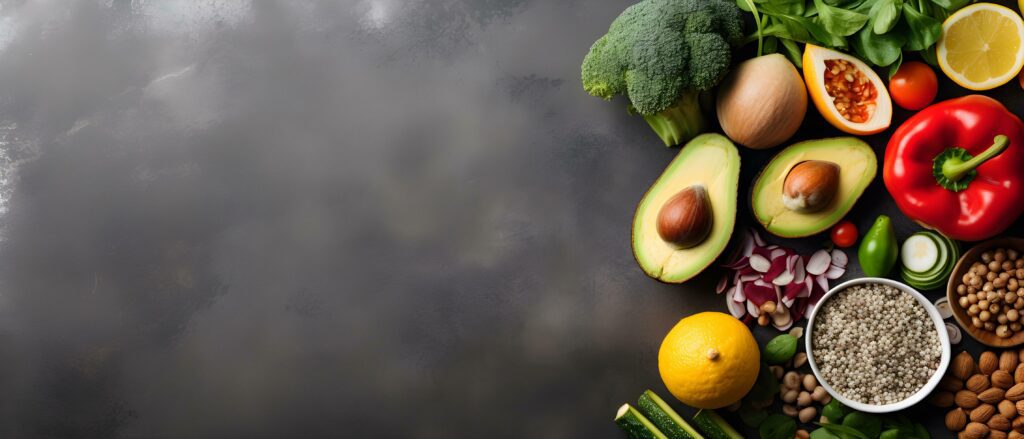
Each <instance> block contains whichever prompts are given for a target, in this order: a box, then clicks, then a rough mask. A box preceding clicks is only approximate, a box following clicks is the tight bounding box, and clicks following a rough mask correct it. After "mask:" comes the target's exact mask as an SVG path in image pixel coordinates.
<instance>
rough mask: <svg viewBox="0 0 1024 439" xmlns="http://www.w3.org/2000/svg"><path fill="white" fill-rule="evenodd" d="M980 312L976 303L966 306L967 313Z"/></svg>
mask: <svg viewBox="0 0 1024 439" xmlns="http://www.w3.org/2000/svg"><path fill="white" fill-rule="evenodd" d="M980 312H981V308H979V307H978V305H971V306H969V307H967V314H968V315H972V316H976V315H978V313H980Z"/></svg>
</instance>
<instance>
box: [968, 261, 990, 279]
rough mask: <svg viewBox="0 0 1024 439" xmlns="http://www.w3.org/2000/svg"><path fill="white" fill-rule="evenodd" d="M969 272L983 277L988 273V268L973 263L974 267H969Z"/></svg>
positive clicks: (978, 263)
mask: <svg viewBox="0 0 1024 439" xmlns="http://www.w3.org/2000/svg"><path fill="white" fill-rule="evenodd" d="M971 272H973V273H975V274H978V275H981V276H984V275H985V273H988V267H986V266H985V264H982V263H981V262H975V263H974V265H973V266H971Z"/></svg>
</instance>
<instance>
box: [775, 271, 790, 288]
mask: <svg viewBox="0 0 1024 439" xmlns="http://www.w3.org/2000/svg"><path fill="white" fill-rule="evenodd" d="M772 283H773V284H775V285H779V286H786V285H790V284H792V283H793V272H792V271H783V272H782V273H780V274H779V275H778V276H776V277H775V279H772Z"/></svg>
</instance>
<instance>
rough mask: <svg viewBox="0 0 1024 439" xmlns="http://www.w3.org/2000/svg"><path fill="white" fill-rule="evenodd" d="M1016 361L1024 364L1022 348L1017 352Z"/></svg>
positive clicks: (1023, 350)
mask: <svg viewBox="0 0 1024 439" xmlns="http://www.w3.org/2000/svg"><path fill="white" fill-rule="evenodd" d="M1017 359H1018V360H1020V362H1021V363H1024V348H1020V350H1018V351H1017Z"/></svg>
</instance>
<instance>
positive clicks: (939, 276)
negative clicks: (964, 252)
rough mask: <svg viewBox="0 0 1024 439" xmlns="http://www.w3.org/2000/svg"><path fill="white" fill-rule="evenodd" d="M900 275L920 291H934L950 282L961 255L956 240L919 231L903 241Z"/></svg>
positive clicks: (930, 232)
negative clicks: (950, 276)
mask: <svg viewBox="0 0 1024 439" xmlns="http://www.w3.org/2000/svg"><path fill="white" fill-rule="evenodd" d="M900 255H901V258H902V262H903V263H902V264H901V265H902V266H901V268H900V276H901V277H902V278H903V280H904V281H905V282H906V283H907V284H908V285H910V286H912V287H914V288H917V289H919V290H934V289H937V288H940V287H942V286H944V285H945V284H946V282H947V281H948V280H949V275H950V274H951V273H952V272H953V268H954V267H955V266H956V261H957V259H959V258H960V247H959V246H958V245H957V244H956V242H954V241H952V240H950V239H949V238H947V237H945V236H942V235H941V234H939V233H935V232H932V231H927V230H926V231H922V232H917V233H915V234H913V235H911V236H910V237H909V238H907V240H906V241H903V246H902V249H901V252H900Z"/></svg>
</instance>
